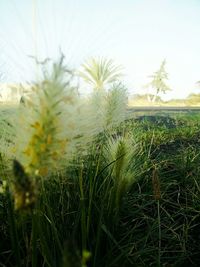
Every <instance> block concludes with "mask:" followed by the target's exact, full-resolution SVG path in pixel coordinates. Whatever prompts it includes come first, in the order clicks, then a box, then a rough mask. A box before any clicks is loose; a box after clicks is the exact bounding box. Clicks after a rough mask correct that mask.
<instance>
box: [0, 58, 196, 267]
mask: <svg viewBox="0 0 200 267" xmlns="http://www.w3.org/2000/svg"><path fill="white" fill-rule="evenodd" d="M72 84H73V74H72V73H71V72H70V71H68V69H67V68H66V67H65V66H64V63H63V59H61V60H60V61H59V62H58V63H57V64H53V66H52V68H47V70H46V71H45V72H44V77H43V79H42V80H41V81H40V82H38V83H36V84H35V85H34V86H33V92H32V97H31V99H28V98H27V99H26V100H25V102H24V103H21V104H20V106H19V107H15V108H12V109H10V108H7V109H3V110H1V111H0V139H1V140H0V178H1V185H0V192H1V194H0V237H1V242H0V265H1V266H8V267H9V266H17V267H22V266H34V267H36V266H45V267H46V266H49V267H55V266H56V267H59V266H60V267H76V266H80V267H86V266H88V267H89V266H94V267H100V266H105V267H118V266H124V267H128V266H137V267H138V266H199V264H200V258H199V249H200V245H199V244H200V242H199V241H200V240H199V239H200V228H199V220H200V218H199V216H200V214H199V209H200V180H199V177H200V168H199V161H200V141H199V140H200V117H199V114H187V115H176V116H174V115H172V114H168V115H167V116H166V115H165V116H163V115H162V114H152V115H151V116H150V115H148V116H147V115H146V114H140V115H138V116H134V114H133V116H129V119H128V118H127V116H126V100H127V95H126V90H125V88H124V86H123V85H122V84H121V83H119V82H117V83H116V81H115V80H113V81H112V82H111V81H110V83H109V85H107V86H109V90H108V92H107V91H106V90H104V89H103V90H94V92H93V93H92V95H91V96H90V97H89V98H88V99H87V101H86V100H83V99H81V97H80V96H79V95H78V93H77V90H76V88H74V87H73V86H72ZM94 89H96V86H95V84H94ZM13 109H14V110H15V112H13Z"/></svg>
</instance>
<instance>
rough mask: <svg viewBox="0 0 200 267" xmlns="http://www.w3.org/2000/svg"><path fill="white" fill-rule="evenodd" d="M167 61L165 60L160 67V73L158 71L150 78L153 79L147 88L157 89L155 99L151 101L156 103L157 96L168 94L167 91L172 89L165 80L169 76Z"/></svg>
mask: <svg viewBox="0 0 200 267" xmlns="http://www.w3.org/2000/svg"><path fill="white" fill-rule="evenodd" d="M165 65H166V61H165V60H163V62H162V63H161V65H160V68H159V70H158V71H156V72H155V73H154V74H153V75H152V76H150V78H151V79H152V80H151V82H150V83H149V84H148V85H147V87H152V88H153V89H155V91H156V92H155V95H154V97H153V98H151V101H152V102H154V101H155V99H156V97H157V95H158V94H159V93H164V94H165V93H166V92H167V91H170V90H171V89H170V88H169V87H168V85H167V84H166V82H165V80H167V79H168V74H167V72H166V70H165Z"/></svg>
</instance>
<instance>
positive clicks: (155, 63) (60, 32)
mask: <svg viewBox="0 0 200 267" xmlns="http://www.w3.org/2000/svg"><path fill="white" fill-rule="evenodd" d="M0 14H1V16H0V51H1V53H0V74H2V75H1V76H0V77H1V80H2V81H5V82H30V81H32V80H34V79H35V78H36V76H37V67H36V64H35V61H34V59H33V57H37V58H38V59H39V60H44V59H45V58H51V59H53V60H56V59H57V58H58V57H59V55H60V50H61V51H62V52H63V53H64V54H65V57H66V64H68V65H69V66H70V67H71V68H79V67H80V65H81V64H82V63H83V62H85V61H86V60H88V59H89V58H90V57H106V58H109V59H110V58H112V59H113V60H114V61H115V63H116V64H117V65H118V64H119V65H122V66H123V67H124V69H123V74H124V76H123V80H124V83H125V84H126V85H127V87H128V89H129V92H130V94H136V93H143V92H144V86H145V85H146V84H147V83H148V82H149V81H150V78H149V76H150V75H152V74H153V73H154V72H155V71H157V70H158V68H159V66H160V64H161V62H162V61H163V60H164V59H165V60H166V62H167V63H166V71H167V72H168V77H169V80H168V81H167V83H168V85H169V87H170V88H171V89H172V91H171V92H169V93H168V94H167V95H166V96H165V99H169V98H172V97H173V98H184V97H186V96H187V95H188V94H190V93H191V92H200V87H199V88H198V86H197V85H196V82H197V81H199V80H200V0H101V1H97V0H0Z"/></svg>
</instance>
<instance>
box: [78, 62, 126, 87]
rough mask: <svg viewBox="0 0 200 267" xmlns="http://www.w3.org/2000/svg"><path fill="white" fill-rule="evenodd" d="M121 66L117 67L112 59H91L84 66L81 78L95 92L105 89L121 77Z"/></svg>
mask: <svg viewBox="0 0 200 267" xmlns="http://www.w3.org/2000/svg"><path fill="white" fill-rule="evenodd" d="M121 70H122V67H121V66H115V64H114V62H113V60H112V59H105V58H99V59H95V58H91V59H90V60H89V61H88V62H86V63H85V64H83V65H82V71H80V72H79V74H80V76H81V77H82V78H83V79H84V80H85V82H87V83H89V84H90V85H92V86H93V88H94V89H95V90H99V89H104V88H105V86H106V85H108V84H111V83H113V82H115V81H117V80H118V79H119V78H120V77H121V76H122V74H121Z"/></svg>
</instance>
